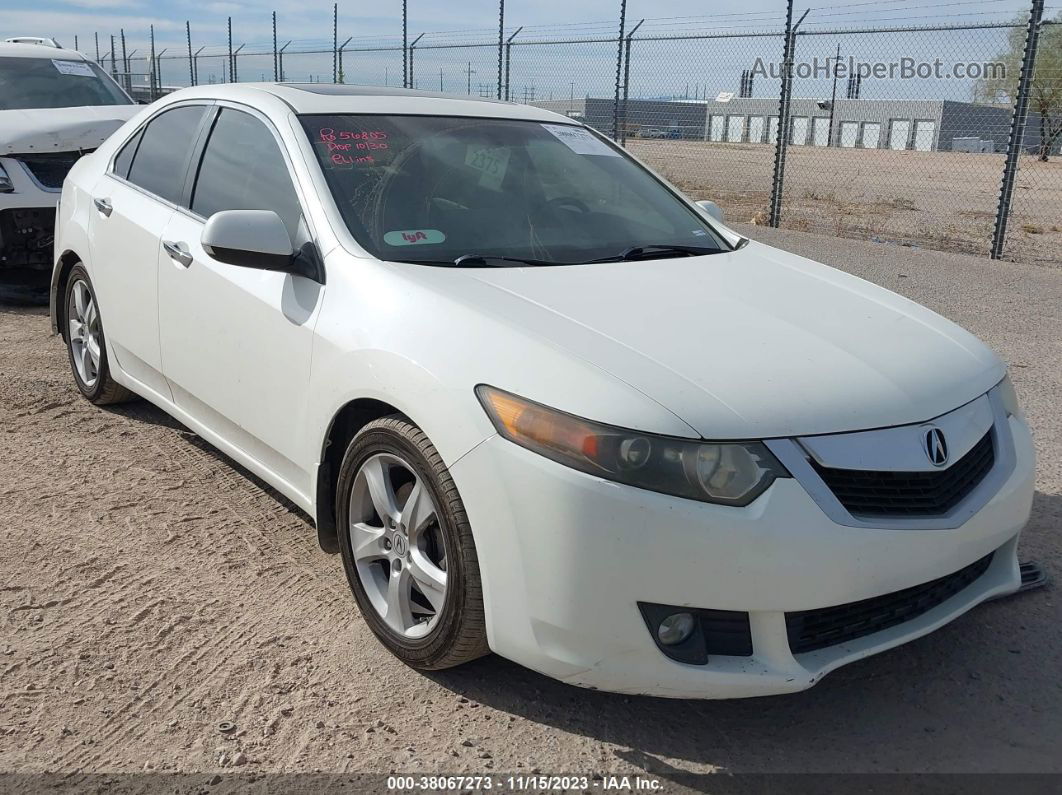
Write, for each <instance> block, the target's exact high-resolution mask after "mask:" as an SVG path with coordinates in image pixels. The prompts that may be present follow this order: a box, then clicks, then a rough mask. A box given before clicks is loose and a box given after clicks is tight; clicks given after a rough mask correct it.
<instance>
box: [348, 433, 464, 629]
mask: <svg viewBox="0 0 1062 795" xmlns="http://www.w3.org/2000/svg"><path fill="white" fill-rule="evenodd" d="M349 532H350V546H351V551H352V553H353V558H354V565H355V567H356V569H357V573H358V577H359V579H360V580H361V583H362V585H363V586H364V588H365V592H366V594H367V595H368V597H369V601H370V602H371V604H372V607H373V609H374V610H375V611H376V613H377V614H378V615H379V616H380V617H381V618H382V619H383V620H384V622H385V623H386V624H387V626H388V627H389V628H390V629H391V630H392V631H393V632H395V633H396V634H398V635H399V636H401V637H403V638H406V639H410V640H412V639H417V638H423V637H424V636H426V635H427V634H428V633H429V632H431V630H432V629H433V628H434V627H435V625H436V624H437V623H438V620H439V616H440V615H441V614H442V611H443V606H444V605H445V603H446V594H447V573H446V569H447V565H446V564H447V549H446V539H445V535H444V533H443V532H442V528H441V527H440V526H439V512H438V510H437V508H436V505H435V502H434V501H433V499H432V496H431V493H430V491H429V489H428V487H427V484H425V483H424V481H423V480H422V479H421V477H420V476H419V475H418V474H417V473H416V470H415V469H414V468H413V467H412V466H411V465H410V464H409V463H408V462H406V461H404V460H403V459H402V458H400V457H399V456H397V455H393V454H391V453H377V454H376V455H373V456H371V457H370V458H368V459H367V460H366V461H365V462H364V463H363V464H362V465H361V468H360V469H359V470H358V472H357V475H355V477H354V484H353V487H352V488H351V491H350V528H349Z"/></svg>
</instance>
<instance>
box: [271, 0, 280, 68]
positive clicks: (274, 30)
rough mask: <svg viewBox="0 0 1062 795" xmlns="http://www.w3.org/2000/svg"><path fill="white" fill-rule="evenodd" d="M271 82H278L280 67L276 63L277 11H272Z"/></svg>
mask: <svg viewBox="0 0 1062 795" xmlns="http://www.w3.org/2000/svg"><path fill="white" fill-rule="evenodd" d="M273 82H274V83H278V82H280V67H279V66H278V65H277V12H276V11H274V12H273Z"/></svg>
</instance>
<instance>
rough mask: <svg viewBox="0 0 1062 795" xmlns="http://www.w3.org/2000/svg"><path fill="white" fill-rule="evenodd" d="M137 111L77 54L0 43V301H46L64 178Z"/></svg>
mask: <svg viewBox="0 0 1062 795" xmlns="http://www.w3.org/2000/svg"><path fill="white" fill-rule="evenodd" d="M42 41H43V40H42ZM136 110H137V108H136V105H135V103H134V102H133V100H131V99H130V98H129V96H128V95H127V94H126V93H125V92H124V91H123V90H122V89H121V88H120V87H119V86H118V84H117V83H116V82H115V81H114V80H113V79H111V77H110V76H109V75H108V74H107V73H106V72H104V71H103V70H102V69H101V68H100V67H99V66H97V65H96V64H95V63H94V62H92V61H90V60H88V59H86V58H85V56H83V55H82V54H81V53H79V52H76V51H74V50H64V49H61V48H59V47H58V45H56V46H51V45H48V44H27V43H23V42H19V41H10V40H9V41H5V42H0V299H4V300H17V301H31V302H40V303H46V302H47V300H48V283H49V279H50V277H51V272H52V238H53V236H54V229H55V206H56V204H57V202H58V201H59V194H60V192H61V191H62V189H63V180H64V179H65V178H66V174H67V172H68V171H69V170H70V167H71V166H72V165H74V163H75V162H76V161H77V160H78V158H80V157H81V156H82V155H84V154H87V153H88V152H91V151H93V150H94V149H95V148H96V147H97V146H99V145H100V144H101V143H103V141H104V140H106V138H107V136H109V135H110V134H111V133H112V132H114V131H115V130H117V129H118V127H120V126H121V125H122V123H123V122H125V120H126V119H128V118H129V117H131V116H132V115H133V114H134V113H135V112H136Z"/></svg>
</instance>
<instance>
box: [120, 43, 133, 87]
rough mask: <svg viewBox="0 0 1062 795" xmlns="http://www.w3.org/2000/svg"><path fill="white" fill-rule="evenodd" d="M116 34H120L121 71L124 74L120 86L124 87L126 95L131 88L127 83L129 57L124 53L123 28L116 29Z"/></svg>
mask: <svg viewBox="0 0 1062 795" xmlns="http://www.w3.org/2000/svg"><path fill="white" fill-rule="evenodd" d="M118 32H119V33H121V34H122V71H123V72H124V73H125V76H124V77H123V78H122V85H124V86H125V91H126V93H129V91H130V90H132V88H133V87H132V85H131V84H130V82H129V55H128V53H126V51H125V28H118Z"/></svg>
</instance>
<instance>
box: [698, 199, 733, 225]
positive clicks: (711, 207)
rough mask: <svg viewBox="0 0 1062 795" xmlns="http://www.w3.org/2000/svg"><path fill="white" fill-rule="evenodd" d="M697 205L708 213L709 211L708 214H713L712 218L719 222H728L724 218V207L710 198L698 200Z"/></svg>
mask: <svg viewBox="0 0 1062 795" xmlns="http://www.w3.org/2000/svg"><path fill="white" fill-rule="evenodd" d="M697 206H698V207H700V208H701V209H702V210H704V211H705V212H706V213H708V215H710V216H712V218H714V219H715V220H716V221H718V222H719V223H721V224H725V223H726V221H725V220H724V219H723V209H722V208H721V207H720V206H719V205H718V204H716V203H715V202H713V201H709V200H708V199H701V200H700V201H699V202H697Z"/></svg>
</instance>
